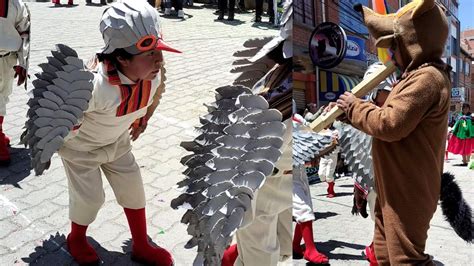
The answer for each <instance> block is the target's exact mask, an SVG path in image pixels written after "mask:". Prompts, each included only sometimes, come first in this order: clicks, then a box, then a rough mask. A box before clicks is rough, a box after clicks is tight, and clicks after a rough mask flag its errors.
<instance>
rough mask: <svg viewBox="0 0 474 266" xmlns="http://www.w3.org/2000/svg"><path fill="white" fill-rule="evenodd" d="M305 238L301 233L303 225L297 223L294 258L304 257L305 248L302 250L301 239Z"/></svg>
mask: <svg viewBox="0 0 474 266" xmlns="http://www.w3.org/2000/svg"><path fill="white" fill-rule="evenodd" d="M302 238H303V233H302V232H301V225H300V224H299V223H296V226H295V235H294V236H293V256H295V257H302V256H303V252H304V250H303V248H301V239H302Z"/></svg>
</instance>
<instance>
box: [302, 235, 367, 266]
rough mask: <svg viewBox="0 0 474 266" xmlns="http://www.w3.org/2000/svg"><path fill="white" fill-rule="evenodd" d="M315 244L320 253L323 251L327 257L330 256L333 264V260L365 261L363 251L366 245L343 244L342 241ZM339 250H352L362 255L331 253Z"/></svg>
mask: <svg viewBox="0 0 474 266" xmlns="http://www.w3.org/2000/svg"><path fill="white" fill-rule="evenodd" d="M315 244H316V247H317V249H318V250H319V251H321V252H322V253H324V254H325V255H326V256H328V258H329V262H331V260H362V261H365V256H364V255H363V254H362V251H363V250H364V249H365V246H364V245H359V244H352V243H346V242H342V241H338V240H329V241H327V242H317V243H315ZM337 248H350V249H355V250H360V251H361V253H360V255H354V254H341V253H338V254H332V253H331V251H333V250H335V249H337ZM307 265H314V264H307Z"/></svg>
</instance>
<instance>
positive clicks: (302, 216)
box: [293, 165, 315, 223]
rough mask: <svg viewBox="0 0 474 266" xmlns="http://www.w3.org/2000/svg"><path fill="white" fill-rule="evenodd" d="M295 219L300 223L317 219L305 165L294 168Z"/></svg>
mask: <svg viewBox="0 0 474 266" xmlns="http://www.w3.org/2000/svg"><path fill="white" fill-rule="evenodd" d="M293 217H294V218H295V220H296V222H298V223H304V222H307V221H314V219H315V217H314V212H313V202H312V201H311V193H310V190H309V183H308V176H307V175H306V170H305V167H304V165H300V166H295V167H293Z"/></svg>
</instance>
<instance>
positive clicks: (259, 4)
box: [255, 0, 275, 24]
mask: <svg viewBox="0 0 474 266" xmlns="http://www.w3.org/2000/svg"><path fill="white" fill-rule="evenodd" d="M267 1H268V9H267V14H268V16H269V20H268V22H269V23H270V24H274V23H275V10H273V8H274V7H273V1H275V0H267ZM262 14H263V0H255V22H262Z"/></svg>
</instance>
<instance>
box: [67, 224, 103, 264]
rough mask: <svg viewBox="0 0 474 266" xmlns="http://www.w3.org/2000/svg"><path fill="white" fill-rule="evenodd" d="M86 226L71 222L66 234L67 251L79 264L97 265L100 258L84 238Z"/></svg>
mask: <svg viewBox="0 0 474 266" xmlns="http://www.w3.org/2000/svg"><path fill="white" fill-rule="evenodd" d="M86 231H87V226H84V225H79V224H76V223H74V222H71V233H69V235H68V236H67V241H66V242H67V248H68V249H69V253H71V256H72V257H73V258H74V260H75V261H76V262H77V263H78V264H79V265H99V264H100V259H99V256H97V253H96V252H95V250H94V248H93V247H92V246H91V245H90V244H89V243H88V242H87V239H86Z"/></svg>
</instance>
